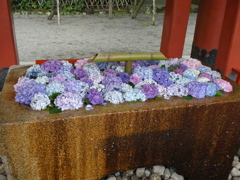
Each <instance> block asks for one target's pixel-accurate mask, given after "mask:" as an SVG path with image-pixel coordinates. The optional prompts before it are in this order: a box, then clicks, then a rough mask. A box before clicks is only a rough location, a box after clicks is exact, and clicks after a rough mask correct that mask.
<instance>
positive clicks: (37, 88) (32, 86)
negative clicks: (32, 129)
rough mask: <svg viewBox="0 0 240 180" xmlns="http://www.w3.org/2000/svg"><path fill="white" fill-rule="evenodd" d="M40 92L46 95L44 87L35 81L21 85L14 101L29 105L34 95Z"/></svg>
mask: <svg viewBox="0 0 240 180" xmlns="http://www.w3.org/2000/svg"><path fill="white" fill-rule="evenodd" d="M38 92H41V93H43V94H46V85H45V84H39V83H37V82H35V81H32V82H29V83H26V84H23V85H22V86H21V88H19V89H18V92H17V94H16V96H15V101H16V102H19V103H24V104H27V105H29V104H30V103H31V99H32V97H33V96H34V94H36V93H38Z"/></svg>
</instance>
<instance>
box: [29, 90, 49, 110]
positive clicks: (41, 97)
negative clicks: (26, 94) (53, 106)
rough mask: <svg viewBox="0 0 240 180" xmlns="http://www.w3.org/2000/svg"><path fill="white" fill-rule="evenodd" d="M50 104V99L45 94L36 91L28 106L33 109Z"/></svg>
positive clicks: (39, 108)
mask: <svg viewBox="0 0 240 180" xmlns="http://www.w3.org/2000/svg"><path fill="white" fill-rule="evenodd" d="M49 104H50V100H49V98H48V96H47V95H46V94H43V93H40V92H39V93H36V94H34V96H33V98H32V100H31V103H30V106H31V108H32V109H33V110H42V109H45V108H46V107H47V106H48V105H49Z"/></svg>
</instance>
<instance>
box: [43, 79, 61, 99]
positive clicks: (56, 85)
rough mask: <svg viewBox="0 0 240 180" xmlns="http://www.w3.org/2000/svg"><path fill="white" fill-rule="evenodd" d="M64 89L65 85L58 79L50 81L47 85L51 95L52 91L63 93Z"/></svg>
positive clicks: (48, 92)
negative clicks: (57, 80)
mask: <svg viewBox="0 0 240 180" xmlns="http://www.w3.org/2000/svg"><path fill="white" fill-rule="evenodd" d="M64 89H65V87H64V85H63V84H61V83H59V82H56V81H53V82H50V83H49V84H48V85H47V86H46V92H47V94H48V95H49V96H51V95H52V93H62V92H64Z"/></svg>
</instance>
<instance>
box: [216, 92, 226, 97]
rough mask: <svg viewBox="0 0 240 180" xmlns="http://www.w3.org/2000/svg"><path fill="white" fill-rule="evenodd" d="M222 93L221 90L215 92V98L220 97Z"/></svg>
mask: <svg viewBox="0 0 240 180" xmlns="http://www.w3.org/2000/svg"><path fill="white" fill-rule="evenodd" d="M223 92H224V91H223V90H220V91H217V92H216V95H215V97H219V96H222V94H223Z"/></svg>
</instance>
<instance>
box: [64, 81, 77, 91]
mask: <svg viewBox="0 0 240 180" xmlns="http://www.w3.org/2000/svg"><path fill="white" fill-rule="evenodd" d="M62 85H63V86H64V91H65V92H71V93H78V92H79V91H80V81H79V80H76V79H67V80H66V81H64V82H63V83H62Z"/></svg>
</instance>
